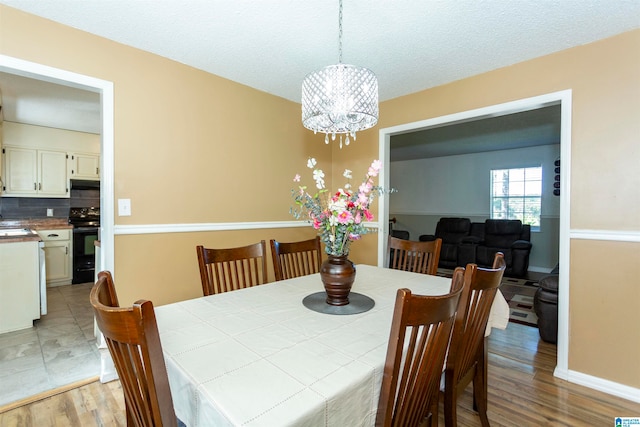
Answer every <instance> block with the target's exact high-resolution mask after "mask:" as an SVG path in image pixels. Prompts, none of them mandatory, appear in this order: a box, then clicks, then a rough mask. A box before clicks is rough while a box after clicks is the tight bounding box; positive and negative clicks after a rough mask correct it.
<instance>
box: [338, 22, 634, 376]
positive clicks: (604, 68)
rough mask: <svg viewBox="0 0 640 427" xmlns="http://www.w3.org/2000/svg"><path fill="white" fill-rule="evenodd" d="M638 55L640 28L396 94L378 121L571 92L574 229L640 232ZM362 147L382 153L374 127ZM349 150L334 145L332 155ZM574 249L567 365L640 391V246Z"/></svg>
mask: <svg viewBox="0 0 640 427" xmlns="http://www.w3.org/2000/svg"><path fill="white" fill-rule="evenodd" d="M639 52H640V30H636V31H632V32H628V33H624V34H621V35H619V36H616V37H612V38H609V39H605V40H601V41H599V42H596V43H592V44H588V45H585V46H581V47H577V48H573V49H569V50H566V51H562V52H558V53H555V54H552V55H548V56H544V57H541V58H537V59H534V60H531V61H526V62H523V63H519V64H516V65H513V66H510V67H506V68H503V69H499V70H495V71H492V72H489V73H485V74H481V75H477V76H474V77H471V78H467V79H464V80H461V81H457V82H454V83H451V84H447V85H443V86H439V87H437V88H433V89H429V90H426V91H423V92H418V93H415V94H412V95H408V96H404V97H401V98H397V99H393V100H390V101H387V102H383V103H382V104H381V105H380V122H379V124H378V127H379V128H385V127H391V126H396V125H400V124H405V123H410V122H415V121H419V120H425V119H428V118H433V117H439V116H443V115H447V114H452V113H457V112H461V111H467V110H472V109H475V108H481V107H486V106H490V105H495V104H501V103H504V102H509V101H514V100H518V99H523V98H528V97H532V96H538V95H543V94H547V93H552V92H556V91H561V90H566V89H571V90H572V94H573V99H572V105H573V109H572V135H571V148H572V152H571V156H572V163H571V200H570V203H571V218H570V228H571V230H591V231H614V232H616V231H619V232H625V231H633V232H635V233H637V232H638V231H640V221H639V218H640V191H639V190H638V189H639V188H640V143H639V141H638V138H639V136H640V120H638V117H640V54H639ZM425 72H428V70H426V71H425ZM358 147H368V149H367V150H364V149H360V150H359V151H358V155H363V156H365V157H371V156H376V155H377V153H378V135H377V133H375V134H374V133H371V132H370V133H368V134H367V135H366V136H365V135H364V133H363V137H359V138H358ZM351 153H352V152H351V151H349V152H347V151H346V150H343V151H342V152H340V151H339V150H336V149H334V151H333V154H334V160H335V162H336V163H337V162H340V161H343V159H346V158H347V157H348V156H351V155H352V154H351ZM570 251H571V265H570V277H571V283H570V284H569V286H570V290H569V292H570V305H571V307H570V310H569V369H570V370H573V371H576V372H580V373H584V374H587V375H592V376H595V377H598V378H602V379H605V380H610V381H613V382H617V383H620V384H624V385H627V386H630V387H634V388H640V368H639V366H640V365H639V364H638V363H637V357H636V356H634V355H637V354H638V348H639V347H640V328H638V322H637V319H635V320H634V318H633V315H632V314H633V313H635V312H636V311H637V306H638V302H639V301H640V298H639V294H638V292H639V291H638V289H640V287H639V283H638V274H637V272H636V268H637V265H638V264H639V263H640V244H639V243H637V242H620V241H609V242H601V241H597V240H578V239H572V240H571V242H570ZM611 270H616V271H615V274H614V275H612V274H611ZM612 276H613V277H612ZM614 343H616V345H614Z"/></svg>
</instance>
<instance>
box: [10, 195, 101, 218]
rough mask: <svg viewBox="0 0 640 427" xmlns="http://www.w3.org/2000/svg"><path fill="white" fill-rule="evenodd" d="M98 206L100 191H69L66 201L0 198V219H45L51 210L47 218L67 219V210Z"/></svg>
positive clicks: (34, 198)
mask: <svg viewBox="0 0 640 427" xmlns="http://www.w3.org/2000/svg"><path fill="white" fill-rule="evenodd" d="M97 206H100V190H98V189H96V190H71V197H70V198H68V199H53V198H38V197H0V218H4V219H19V218H47V209H53V215H52V216H50V217H49V218H68V217H69V208H70V207H74V208H84V207H97Z"/></svg>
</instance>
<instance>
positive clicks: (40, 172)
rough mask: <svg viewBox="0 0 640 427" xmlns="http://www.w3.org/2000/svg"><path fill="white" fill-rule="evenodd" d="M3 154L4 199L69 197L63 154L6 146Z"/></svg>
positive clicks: (65, 157)
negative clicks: (6, 197) (8, 197)
mask: <svg viewBox="0 0 640 427" xmlns="http://www.w3.org/2000/svg"><path fill="white" fill-rule="evenodd" d="M2 154H3V156H2V157H3V161H4V167H3V168H2V172H3V180H2V181H3V183H4V184H3V193H2V195H3V196H11V197H55V198H62V197H69V179H68V176H67V153H66V152H64V151H55V150H38V149H33V148H23V147H14V146H8V145H6V146H4V147H3V149H2Z"/></svg>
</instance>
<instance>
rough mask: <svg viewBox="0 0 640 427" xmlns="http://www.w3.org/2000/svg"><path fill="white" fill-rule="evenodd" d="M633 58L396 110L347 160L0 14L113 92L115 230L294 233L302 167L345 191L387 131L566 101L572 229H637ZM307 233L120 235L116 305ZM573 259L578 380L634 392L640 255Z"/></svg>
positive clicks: (211, 86)
mask: <svg viewBox="0 0 640 427" xmlns="http://www.w3.org/2000/svg"><path fill="white" fill-rule="evenodd" d="M639 51H640V31H633V32H629V33H626V34H623V35H620V36H617V37H613V38H610V39H606V40H603V41H600V42H597V43H593V44H590V45H586V46H582V47H578V48H574V49H570V50H567V51H563V52H559V53H556V54H553V55H548V56H545V57H542V58H538V59H535V60H532V61H527V62H524V63H520V64H516V65H513V66H511V67H506V68H503V69H500V70H496V71H493V72H489V73H486V74H482V75H478V76H474V77H471V78H468V79H464V80H461V81H458V82H454V83H451V84H448V85H443V86H440V87H437V88H433V89H430V90H426V91H423V92H419V93H415V94H412V95H409V96H405V97H401V98H397V99H394V100H391V101H387V102H384V103H382V104H381V105H380V123H379V125H378V127H377V128H375V129H372V130H369V131H365V132H361V133H359V134H358V139H357V141H356V142H354V143H352V145H351V146H349V147H347V148H345V149H342V150H339V149H338V148H337V145H334V146H331V147H328V148H327V147H326V146H325V145H324V144H323V143H322V137H321V136H320V135H315V136H314V135H313V134H312V133H311V132H309V131H306V130H305V129H304V128H303V127H302V126H301V125H300V123H299V120H300V110H299V108H300V107H299V105H298V104H296V103H292V102H289V101H286V100H283V99H280V98H277V97H274V96H271V95H268V94H265V93H261V92H258V91H255V90H253V89H250V88H247V87H244V86H242V85H238V84H235V83H232V82H229V81H227V80H224V79H222V78H219V77H216V76H212V75H209V74H206V73H204V72H202V71H199V70H195V69H193V68H189V67H186V66H184V65H181V64H178V63H175V62H172V61H169V60H166V59H163V58H160V57H157V56H154V55H151V54H148V53H145V52H141V51H138V50H135V49H132V48H128V47H125V46H122V45H118V44H116V43H113V42H110V41H107V40H104V39H100V38H98V37H94V36H91V35H88V34H85V33H81V32H79V31H76V30H73V29H71V28H68V27H64V26H61V25H58V24H55V23H51V22H48V21H44V20H42V19H40V18H37V17H34V16H31V15H28V14H24V13H21V12H18V11H16V10H14V9H11V8H7V7H5V6H0V53H2V54H4V55H10V56H14V57H17V58H20V59H24V60H28V61H34V62H38V63H42V64H46V65H49V66H53V67H58V68H62V69H66V70H71V71H74V72H77V73H81V74H86V75H90V76H93V77H97V78H101V79H105V80H110V81H113V82H114V87H115V121H116V123H115V192H116V194H115V196H116V198H131V199H132V210H133V215H132V216H131V217H123V218H121V217H117V216H116V224H117V225H126V224H149V223H189V222H236V221H277V220H283V221H285V220H290V219H291V218H290V217H289V214H288V210H289V206H290V205H291V201H290V197H289V188H290V186H291V177H292V176H293V175H294V174H295V173H296V172H301V171H302V170H304V169H303V168H304V163H305V161H306V158H307V157H308V156H315V157H317V158H319V159H320V160H322V161H323V162H329V161H333V168H332V171H331V176H333V178H334V180H336V182H338V181H339V177H340V176H341V173H342V170H343V169H344V168H345V167H348V168H349V169H352V170H354V171H364V170H366V167H367V166H368V164H369V163H370V162H371V160H373V159H374V158H377V157H378V129H379V128H384V127H389V126H394V125H398V124H403V123H408V122H413V121H418V120H424V119H427V118H432V117H438V116H442V115H445V114H450V113H456V112H460V111H466V110H470V109H474V108H479V107H485V106H489V105H493V104H499V103H504V102H507V101H513V100H517V99H522V98H527V97H531V96H536V95H541V94H546V93H550V92H555V91H559V90H565V89H572V90H573V112H572V113H573V128H572V160H573V162H572V176H571V179H572V187H571V228H572V229H593V230H614V231H615V230H619V231H625V230H636V231H637V230H638V218H639V217H640V196H639V194H640V192H638V188H639V184H640V175H639V174H638V166H639V162H638V159H639V156H638V150H639V148H638V147H639V144H638V142H637V138H638V135H640V125H639V124H638V123H637V122H638V121H637V117H638V116H639V113H640V96H639V95H640V81H639V79H638V76H639V75H640V57H639V55H638V52H639ZM425 72H428V70H425ZM295 84H298V83H295ZM358 173H359V172H357V173H356V177H357V176H358ZM305 230H306V229H305ZM309 231H310V230H309ZM298 232H299V230H292V229H289V230H253V231H236V232H208V233H171V234H157V235H141V236H136V235H132V236H116V240H115V244H116V247H115V253H116V259H115V268H116V271H117V275H116V281H117V282H118V283H122V285H119V287H118V292H119V293H121V294H122V300H123V301H132V300H134V299H136V298H139V297H145V298H151V299H155V300H156V301H157V303H158V304H162V303H165V302H169V301H173V300H177V299H182V298H188V297H191V296H196V295H197V294H198V286H199V281H198V276H197V270H196V264H195V249H194V247H195V244H196V243H199V242H202V243H203V244H211V245H217V244H220V245H232V244H233V245H236V244H237V245H241V244H246V243H249V242H252V241H256V240H259V239H263V238H264V239H268V238H270V237H271V236H275V237H276V238H277V236H282V238H283V239H284V238H287V237H289V236H291V237H294V235H295V234H297V233H298ZM376 249H377V244H376V239H375V236H371V235H370V236H366V238H365V239H364V240H363V241H362V242H359V243H358V245H355V246H354V249H353V258H354V261H356V262H357V263H362V262H368V263H375V262H376V254H375V252H376ZM603 250H605V251H606V252H602V251H603ZM190 253H191V255H190ZM604 254H606V255H607V256H606V257H605V256H604ZM571 255H572V259H571V266H570V269H571V283H570V287H571V288H570V292H571V309H570V319H569V320H570V342H569V369H571V370H575V371H578V372H581V373H584V374H587V375H593V376H596V377H600V378H603V379H606V380H611V381H615V382H619V383H621V384H624V385H627V386H630V387H635V388H640V372H639V371H638V367H637V361H635V360H634V359H633V358H632V355H633V354H636V355H637V350H638V347H639V343H640V328H637V327H636V326H637V322H635V323H634V322H633V319H632V318H629V315H628V313H633V312H635V310H636V306H637V304H638V283H637V282H638V281H637V274H635V266H636V264H637V261H640V259H639V258H640V251H639V250H638V243H623V242H607V243H606V244H603V243H602V242H597V241H582V240H581V241H576V240H572V241H571ZM596 255H598V257H597V258H596ZM605 260H606V261H605ZM609 260H611V261H609ZM620 260H622V261H626V262H620ZM597 261H600V263H597ZM634 261H635V262H634ZM605 262H606V264H607V265H606V266H602V267H601V268H596V267H595V266H596V265H602V264H604V263H605ZM612 269H615V270H616V272H615V275H614V277H615V279H616V280H615V281H612V280H610V277H611V270H612ZM610 287H614V289H615V292H607V289H608V288H610ZM611 313H618V314H620V315H617V316H615V315H611ZM614 343H617V344H618V345H617V346H614V347H610V346H612V345H613V344H614ZM627 350H628V351H627Z"/></svg>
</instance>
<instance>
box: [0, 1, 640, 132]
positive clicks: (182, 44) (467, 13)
mask: <svg viewBox="0 0 640 427" xmlns="http://www.w3.org/2000/svg"><path fill="white" fill-rule="evenodd" d="M0 3H2V4H5V5H8V6H10V7H14V8H17V9H21V10H24V11H26V12H29V13H32V14H35V15H39V16H43V17H45V18H48V19H51V20H54V21H58V22H60V23H63V24H65V25H69V26H72V27H75V28H79V29H81V30H84V31H88V32H90V33H94V34H97V35H100V36H103V37H106V38H109V39H112V40H115V41H117V42H120V43H123V44H127V45H130V46H134V47H137V48H139V49H142V50H146V51H149V52H153V53H156V54H158V55H161V56H165V57H167V58H171V59H173V60H176V61H179V62H182V63H185V64H188V65H191V66H193V67H195V68H198V69H202V70H205V71H208V72H211V73H213V74H217V75H219V76H222V77H225V78H228V79H230V80H233V81H236V82H239V83H242V84H245V85H248V86H251V87H254V88H256V89H259V90H262V91H265V92H268V93H271V94H274V95H277V96H281V97H283V98H286V99H290V100H292V101H296V102H299V100H300V87H301V83H302V80H303V79H304V77H305V75H306V74H307V73H309V72H311V71H314V70H317V69H320V68H322V67H324V66H326V65H329V64H334V63H337V62H338V1H337V0H331V1H330V0H259V1H258V0H253V1H250V0H234V1H230V0H206V1H205V0H152V1H151V0H137V1H131V0H47V1H36V0H0ZM635 28H640V1H639V0H616V1H611V0H553V1H552V0H546V1H540V0H484V1H481V0H456V1H454V0H403V1H382V0H375V1H374V0H344V7H343V31H344V34H343V62H345V63H352V64H355V65H359V66H363V67H367V68H369V69H371V70H373V71H374V72H375V73H376V74H377V76H378V80H379V86H380V99H381V100H387V99H391V98H395V97H398V96H402V95H406V94H408V93H412V92H416V91H419V90H423V89H427V88H430V87H434V86H438V85H441V84H444V83H447V82H451V81H455V80H459V79H462V78H465V77H468V76H471V75H475V74H479V73H482V72H486V71H489V70H493V69H496V68H500V67H505V66H508V65H511V64H514V63H517V62H521V61H524V60H527V59H531V58H534V57H538V56H541V55H545V54H549V53H552V52H556V51H560V50H563V49H567V48H570V47H574V46H577V45H581V44H586V43H590V42H593V41H595V40H599V39H602V38H606V37H610V36H612V35H615V34H619V33H622V32H625V31H629V30H632V29H635ZM0 65H1V64H0ZM5 77H6V76H5ZM5 86H6V84H5ZM15 87H17V86H15ZM0 89H2V91H3V92H4V95H5V101H4V102H5V108H4V110H5V111H4V116H5V119H6V120H11V115H12V114H14V113H15V112H14V111H13V110H12V103H13V101H12V99H14V98H16V99H18V98H20V97H21V94H20V93H18V92H19V91H18V90H15V91H14V93H10V92H11V90H10V88H8V87H6V88H5V87H3V80H2V74H1V73H0ZM40 102H41V103H45V96H44V95H43V96H42V97H41V99H40ZM80 105H81V104H77V106H76V107H74V105H73V103H72V102H69V103H68V109H67V110H65V111H68V112H69V114H70V116H71V117H72V116H73V115H72V114H71V113H72V112H73V111H74V108H78V107H79V106H80ZM57 108H58V110H60V105H58V106H57ZM23 114H27V113H26V112H24V113H23ZM25 120H26V119H25ZM56 120H58V121H60V120H62V118H61V117H58V118H57V119H56ZM71 120H72V121H73V118H71ZM83 120H84V123H85V124H86V123H87V120H86V118H85V119H83ZM65 126H66V127H67V128H68V127H69V126H72V125H68V124H67V125H65ZM56 127H62V126H60V125H56ZM97 131H98V132H99V129H98V130H97Z"/></svg>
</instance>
